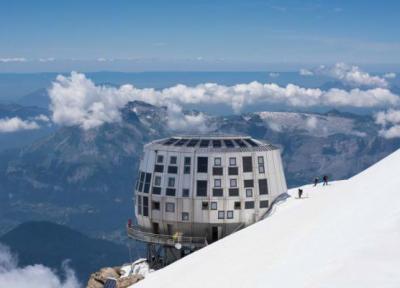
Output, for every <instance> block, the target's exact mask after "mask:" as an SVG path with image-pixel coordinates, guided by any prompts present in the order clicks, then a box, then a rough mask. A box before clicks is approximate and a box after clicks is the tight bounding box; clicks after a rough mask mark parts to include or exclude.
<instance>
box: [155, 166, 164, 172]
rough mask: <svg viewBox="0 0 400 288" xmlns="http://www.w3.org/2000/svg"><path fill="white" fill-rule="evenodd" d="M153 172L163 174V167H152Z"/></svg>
mask: <svg viewBox="0 0 400 288" xmlns="http://www.w3.org/2000/svg"><path fill="white" fill-rule="evenodd" d="M154 172H158V173H163V172H164V165H154Z"/></svg>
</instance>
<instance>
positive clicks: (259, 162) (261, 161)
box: [257, 156, 264, 164]
mask: <svg viewBox="0 0 400 288" xmlns="http://www.w3.org/2000/svg"><path fill="white" fill-rule="evenodd" d="M257 161H258V164H264V157H263V156H258V157H257Z"/></svg>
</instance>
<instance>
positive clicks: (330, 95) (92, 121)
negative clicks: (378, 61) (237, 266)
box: [49, 72, 400, 129]
mask: <svg viewBox="0 0 400 288" xmlns="http://www.w3.org/2000/svg"><path fill="white" fill-rule="evenodd" d="M49 95H50V98H51V110H52V112H53V114H52V120H53V121H54V122H55V123H57V124H60V125H66V126H74V125H78V126H80V127H82V128H83V129H90V128H93V127H97V126H100V125H102V124H103V123H111V122H118V121H120V120H121V115H120V109H121V108H122V107H123V106H125V105H126V104H127V103H128V102H129V101H134V100H140V101H144V102H147V103H150V104H153V105H158V106H161V105H164V106H167V107H168V108H169V109H168V110H169V112H168V113H169V124H170V126H171V127H178V128H179V126H181V128H179V129H183V127H184V126H182V125H181V123H177V122H179V121H181V120H184V121H183V122H185V123H186V125H187V126H193V125H192V124H193V123H196V124H195V125H196V126H199V123H200V122H203V124H204V121H202V120H205V118H206V117H205V116H204V115H203V114H198V115H192V116H187V115H184V114H183V113H182V108H181V107H182V105H185V104H227V105H229V106H230V107H232V109H233V110H234V111H235V112H236V113H239V112H240V111H241V109H242V108H243V107H245V106H247V105H254V104H261V103H277V104H283V105H287V106H295V107H310V106H336V107H340V106H352V107H386V106H389V105H398V104H399V101H400V98H399V97H398V96H397V95H395V94H393V93H392V92H390V91H389V90H388V89H384V88H373V89H369V90H360V89H357V88H356V89H352V90H350V91H345V90H341V89H330V90H328V91H323V90H320V89H316V88H303V87H300V86H297V85H293V84H288V85H287V86H285V87H282V86H279V85H277V84H274V83H268V84H263V83H260V82H251V83H247V84H236V85H233V86H224V85H219V84H215V83H205V84H199V85H197V86H193V87H190V86H186V85H176V86H173V87H170V88H166V89H163V90H155V89H152V88H145V89H139V88H136V87H134V86H133V85H122V86H120V87H119V88H115V87H107V86H97V85H95V84H94V83H93V82H92V81H91V80H90V79H88V78H86V76H85V75H84V74H81V73H76V72H72V73H71V75H70V76H68V77H66V76H62V75H59V76H57V78H56V80H55V81H54V82H53V84H52V86H51V87H50V89H49Z"/></svg>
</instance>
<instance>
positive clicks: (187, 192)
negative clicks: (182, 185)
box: [182, 189, 189, 197]
mask: <svg viewBox="0 0 400 288" xmlns="http://www.w3.org/2000/svg"><path fill="white" fill-rule="evenodd" d="M182 197H189V189H182Z"/></svg>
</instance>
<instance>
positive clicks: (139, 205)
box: [137, 196, 142, 215]
mask: <svg viewBox="0 0 400 288" xmlns="http://www.w3.org/2000/svg"><path fill="white" fill-rule="evenodd" d="M137 200H138V201H137V203H138V211H137V212H138V214H139V215H142V196H138V199H137Z"/></svg>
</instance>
